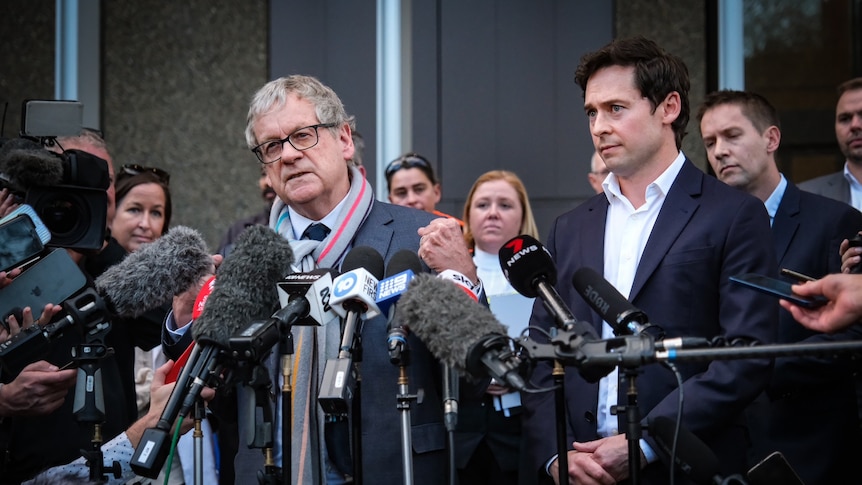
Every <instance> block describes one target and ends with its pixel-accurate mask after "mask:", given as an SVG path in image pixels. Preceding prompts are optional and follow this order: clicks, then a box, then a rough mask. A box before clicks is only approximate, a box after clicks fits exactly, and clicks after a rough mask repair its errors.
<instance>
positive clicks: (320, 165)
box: [167, 75, 481, 485]
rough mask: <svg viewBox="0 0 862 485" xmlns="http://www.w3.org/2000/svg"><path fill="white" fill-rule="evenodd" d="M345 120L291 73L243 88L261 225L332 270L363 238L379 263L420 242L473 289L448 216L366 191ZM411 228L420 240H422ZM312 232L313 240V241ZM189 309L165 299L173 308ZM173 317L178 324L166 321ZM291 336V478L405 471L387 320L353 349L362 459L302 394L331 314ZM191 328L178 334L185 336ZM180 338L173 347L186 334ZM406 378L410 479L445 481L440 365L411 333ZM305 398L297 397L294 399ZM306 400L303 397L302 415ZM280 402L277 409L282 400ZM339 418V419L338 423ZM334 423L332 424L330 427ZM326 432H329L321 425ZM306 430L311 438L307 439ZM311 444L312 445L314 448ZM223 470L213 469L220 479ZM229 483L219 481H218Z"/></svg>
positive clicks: (299, 258) (330, 333)
mask: <svg viewBox="0 0 862 485" xmlns="http://www.w3.org/2000/svg"><path fill="white" fill-rule="evenodd" d="M351 127H352V117H350V116H348V115H347V113H346V112H345V110H344V106H343V104H342V103H341V100H340V99H339V98H338V95H336V94H335V92H334V91H332V89H330V88H329V87H327V86H325V85H323V84H322V83H321V82H320V81H318V80H317V79H315V78H312V77H307V76H300V75H294V76H289V77H285V78H280V79H276V80H274V81H271V82H269V83H267V84H266V85H264V86H263V87H262V88H261V89H260V90H259V91H258V92H257V93H256V94H255V95H254V97H253V99H252V102H251V107H250V109H249V113H248V125H247V128H246V141H247V142H248V146H249V148H251V150H252V152H253V153H254V154H255V156H256V157H257V159H258V160H259V161H260V162H261V163H262V164H263V165H264V171H265V173H266V175H267V177H268V179H269V182H270V184H271V185H272V187H273V189H274V190H275V192H276V194H277V196H278V197H277V198H276V200H275V202H274V204H273V207H272V211H271V212H270V217H269V226H270V227H271V228H273V229H274V230H275V231H276V232H278V233H279V234H280V235H282V236H283V237H284V238H285V239H287V240H288V241H290V245H291V248H292V250H293V253H294V265H293V268H292V269H293V271H297V272H298V271H310V270H313V269H315V268H318V267H320V268H338V267H339V266H340V265H341V264H342V262H343V259H344V256H345V254H346V253H347V252H348V251H349V250H350V249H351V248H354V247H358V246H370V247H371V248H374V249H375V250H377V251H378V252H379V253H380V254H381V255H382V256H383V258H384V260H386V261H388V260H389V259H391V257H392V255H393V254H395V253H396V252H398V251H399V250H405V249H406V250H410V251H418V253H419V255H420V256H421V257H422V258H423V260H424V262H425V264H427V265H428V267H430V268H431V269H433V270H435V271H438V272H439V271H443V270H451V271H449V272H445V273H443V274H445V275H450V277H454V276H453V275H461V277H463V278H466V279H467V280H469V281H471V282H473V287H474V289H475V290H476V291H477V292H480V291H481V286H480V285H479V284H478V277H477V275H476V267H475V265H474V264H473V260H472V258H471V257H470V254H469V252H468V251H467V247H466V244H465V243H464V241H463V238H462V237H461V231H460V227H459V226H458V224H457V223H456V222H454V221H451V220H449V219H445V218H437V219H435V218H434V216H433V215H431V214H427V213H424V212H420V211H416V210H411V209H408V208H404V207H398V206H394V205H390V204H387V203H384V202H379V201H376V200H374V197H373V190H372V188H371V186H370V185H369V183H368V182H367V180H366V179H365V178H364V177H363V176H362V174H361V173H360V171H359V170H358V169H357V168H356V167H355V166H353V165H352V164H351V163H350V161H351V160H352V159H353V157H354V151H355V147H354V143H353V139H352V137H351V131H352V130H351ZM420 237H421V242H420ZM320 239H322V240H320ZM184 312H185V314H188V312H189V309H182V308H176V307H175V308H174V314H173V317H177V316H178V315H183V314H184ZM187 323H188V320H183V319H182V318H178V319H177V318H172V317H169V318H168V322H167V326H168V330H169V331H170V332H173V334H172V336H173V337H174V338H176V337H179V336H180V334H181V333H183V332H184V331H185V330H186V329H187V328H188V327H189V325H187ZM176 324H180V325H185V326H184V327H183V328H176ZM292 332H293V334H294V342H296V348H295V356H296V357H295V358H296V369H297V370H296V372H294V374H293V376H294V385H293V386H292V389H293V396H294V405H293V408H292V413H293V416H292V417H291V418H285V419H284V420H283V421H284V422H287V423H290V424H291V425H292V433H291V435H292V443H291V451H292V453H291V457H290V463H291V468H292V470H291V478H290V482H291V483H315V484H317V483H329V484H333V483H348V482H349V481H350V480H351V479H353V480H355V481H364V482H365V483H397V482H400V481H401V479H402V477H403V472H402V466H401V460H400V457H401V436H400V432H399V426H398V424H397V423H398V422H399V421H400V411H399V409H398V408H397V406H396V404H397V403H396V400H395V399H394V397H395V394H396V392H397V383H398V378H399V374H398V368H397V367H396V366H394V365H392V364H391V363H390V361H389V354H388V351H387V348H386V345H384V343H385V342H386V339H387V321H386V319H385V318H384V317H382V316H380V317H375V318H373V319H370V320H368V321H366V322H365V324H364V326H363V328H362V330H361V334H362V340H363V342H365V345H364V349H363V355H362V393H361V407H362V416H361V429H362V436H354V437H352V440H357V439H361V440H362V452H363V456H361V457H350V456H345V454H347V455H349V453H346V452H347V450H348V449H349V441H348V435H346V434H341V435H340V436H343V437H344V438H342V439H335V440H328V439H327V440H325V439H324V438H325V437H326V436H327V435H328V436H330V437H331V436H332V435H333V434H337V433H339V432H341V433H344V432H346V431H347V425H346V423H334V424H333V425H326V426H321V425H320V424H319V423H322V422H324V416H323V415H321V414H319V413H322V411H321V410H320V407H319V406H317V399H316V395H315V394H309V393H312V392H313V390H314V389H316V388H317V387H319V385H320V383H319V382H318V375H317V374H316V373H314V371H313V369H315V368H318V369H319V368H321V366H322V365H323V363H324V362H325V360H326V359H327V358H328V357H331V356H333V354H334V353H337V351H338V344H339V341H340V328H339V321H338V319H333V320H332V321H329V322H322V325H321V326H319V327H294V328H293V330H292ZM189 334H190V332H185V336H188V335H189ZM185 336H184V337H183V339H181V340H179V343H178V345H177V347H180V348H181V347H182V345H181V343H182V342H183V340H184V339H185ZM409 341H410V343H409V346H410V350H411V362H410V366H409V372H410V378H409V381H410V387H411V390H413V391H420V390H421V392H422V393H423V394H424V398H423V404H419V405H417V406H415V407H414V408H413V409H412V410H411V411H412V412H411V420H412V441H413V447H412V448H413V449H412V461H413V470H414V477H415V483H417V484H429V485H430V484H439V483H444V482H445V477H446V460H445V458H446V455H445V453H444V443H445V432H444V426H443V415H442V406H441V405H440V402H441V397H440V395H439V392H440V391H439V390H440V388H441V387H440V379H439V364H438V363H437V361H436V360H435V359H434V357H433V356H432V355H431V354H430V352H429V351H428V349H427V348H426V347H425V345H424V344H423V343H422V342H421V341H420V340H418V339H416V337H415V336H410V337H409ZM303 396H304V397H303ZM304 403H312V404H309V405H310V406H313V408H314V409H309V410H308V411H309V414H310V416H313V417H314V416H316V417H317V418H319V419H313V418H312V419H305V418H304V416H305V411H306V410H307V409H305V408H303V405H304ZM280 408H281V406H280V404H279V405H278V406H277V407H276V409H280ZM342 424H343V426H342ZM339 429H340V430H341V431H338V430H339ZM330 432H332V433H330ZM315 437H316V438H317V439H315ZM352 440H351V441H352ZM315 443H320V444H321V445H320V446H319V447H315V446H314V444H315ZM240 448H241V449H240V450H239V451H238V453H237V455H236V457H235V458H234V457H231V456H222V460H223V461H229V460H233V461H234V463H235V465H236V477H235V479H234V480H235V482H236V483H254V482H255V480H256V474H257V471H258V470H262V469H263V456H262V455H261V453H260V452H259V451H257V450H248V449H246V447H244V446H243V447H240ZM275 455H276V456H275V462H276V463H281V456H280V455H281V446H280V443H277V444H276V446H275ZM351 458H352V459H353V460H357V459H358V460H361V470H362V476H361V477H352V476H351V475H352V474H353V473H354V469H355V467H353V466H352V464H351ZM225 478H226V477H222V479H223V480H224V479H225ZM228 480H229V478H228Z"/></svg>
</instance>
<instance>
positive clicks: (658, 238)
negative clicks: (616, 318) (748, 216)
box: [629, 159, 705, 301]
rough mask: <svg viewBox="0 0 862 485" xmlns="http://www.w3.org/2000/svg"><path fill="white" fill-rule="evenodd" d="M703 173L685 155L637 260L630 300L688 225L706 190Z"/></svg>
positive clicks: (632, 299)
mask: <svg viewBox="0 0 862 485" xmlns="http://www.w3.org/2000/svg"><path fill="white" fill-rule="evenodd" d="M704 176H705V175H704V173H703V172H701V171H700V169H698V168H697V167H695V166H694V165H692V163H691V162H690V161H689V160H688V159H686V161H685V163H684V164H683V166H682V169H681V170H680V171H679V174H678V175H677V177H676V180H674V183H673V185H671V187H670V190H669V191H668V194H667V197H666V198H665V201H664V204H662V208H661V212H659V215H658V219H656V221H655V226H653V229H652V232H651V233H650V237H649V240H648V241H647V244H646V247H645V248H644V252H643V256H641V260H640V264H638V269H637V273H635V280H634V282H633V284H632V289H631V292H630V293H629V301H634V299H635V298H636V297H637V295H638V293H639V292H640V290H641V289H642V288H643V287H644V285H645V284H646V282H647V281H648V280H649V278H650V276H651V275H652V274H653V272H654V271H655V269H656V268H657V267H658V265H659V263H661V260H662V259H663V258H664V256H665V255H666V254H667V252H668V250H669V249H670V247H671V245H673V242H674V241H676V239H677V237H679V234H680V233H681V232H682V230H683V229H684V228H685V226H686V225H688V222H689V221H690V220H691V217H692V216H693V215H694V213H695V211H697V208H698V207H699V206H700V202H699V201H698V197H699V196H700V194H701V191H702V190H703V177H704Z"/></svg>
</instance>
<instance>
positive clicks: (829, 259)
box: [749, 177, 862, 483]
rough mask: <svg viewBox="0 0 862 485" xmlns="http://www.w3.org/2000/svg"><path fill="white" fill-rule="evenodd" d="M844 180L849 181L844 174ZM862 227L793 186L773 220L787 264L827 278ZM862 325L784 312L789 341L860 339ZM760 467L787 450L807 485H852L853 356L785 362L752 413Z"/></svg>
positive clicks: (844, 209) (855, 429) (855, 441)
mask: <svg viewBox="0 0 862 485" xmlns="http://www.w3.org/2000/svg"><path fill="white" fill-rule="evenodd" d="M842 180H843V177H842ZM860 229H862V212H859V211H857V210H856V209H854V208H853V207H851V206H849V205H847V204H845V203H843V202H838V201H836V200H833V199H829V198H827V197H824V196H820V195H816V194H812V193H809V192H803V191H801V190H799V188H797V187H796V186H795V185H793V184H792V183H788V184H787V188H786V190H785V192H784V196H783V197H782V198H781V203H780V205H779V206H778V211H777V212H776V214H775V218H774V220H773V223H772V233H773V235H774V236H775V253H776V256H777V257H778V263H779V267H781V268H787V269H791V270H794V271H797V272H800V273H803V274H806V275H808V276H812V277H815V278H820V277H822V276H825V275H826V274H829V273H838V272H840V271H841V258H840V256H839V254H838V246H839V245H840V244H841V241H842V240H844V239H847V238H851V237H853V235H855V234H856V231H859V230H860ZM858 330H859V329H858V328H853V329H850V330H848V331H845V332H841V333H836V334H831V335H826V334H820V333H817V332H814V331H811V330H808V329H807V328H805V327H803V326H802V325H800V324H799V323H797V322H796V321H795V320H794V319H793V316H792V315H791V314H790V312H788V311H786V310H784V309H783V308H782V309H781V310H780V311H779V325H778V341H779V342H781V343H794V342H800V341H805V342H811V343H813V342H819V341H845V340H854V339H858V338H859V335H858ZM749 418H750V421H751V422H752V424H753V426H752V441H753V442H754V447H755V454H754V455H753V456H752V464H754V463H756V462H757V461H759V460H760V459H763V458H765V457H766V455H768V454H769V453H771V452H772V451H781V452H782V453H783V454H784V456H785V457H786V458H787V460H788V462H790V465H791V466H792V467H793V468H794V469H795V470H796V472H797V473H799V475H800V477H801V478H802V480H803V482H805V483H846V480H847V478H848V477H850V476H851V474H853V473H855V471H856V469H857V468H858V467H857V466H856V462H855V460H856V459H858V457H859V456H860V455H862V442H860V436H859V420H858V413H857V405H856V390H855V385H854V380H853V376H852V366H851V365H850V363H849V362H848V361H847V360H846V359H832V358H813V357H808V358H781V359H776V361H775V370H774V372H773V377H772V380H771V381H770V383H769V387H768V388H767V395H766V396H765V397H764V399H762V400H761V401H759V402H758V403H757V405H755V406H752V408H751V409H750V410H749Z"/></svg>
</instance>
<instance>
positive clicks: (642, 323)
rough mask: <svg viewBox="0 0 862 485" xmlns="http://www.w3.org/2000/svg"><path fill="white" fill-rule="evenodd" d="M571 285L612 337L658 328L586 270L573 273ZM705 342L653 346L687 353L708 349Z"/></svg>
mask: <svg viewBox="0 0 862 485" xmlns="http://www.w3.org/2000/svg"><path fill="white" fill-rule="evenodd" d="M572 285H573V286H574V287H575V289H576V290H577V291H578V293H579V294H580V295H581V297H582V298H583V299H584V301H586V302H587V304H588V305H590V308H592V309H593V310H594V311H595V312H596V313H598V314H599V316H600V317H601V318H602V320H604V321H606V322H608V324H609V325H610V326H611V328H612V329H613V330H614V335H617V336H621V335H641V334H649V332H647V330H648V329H649V328H655V329H658V330H659V331H658V333H662V332H661V330H660V328H659V327H658V326H656V325H652V324H651V323H649V318H648V317H647V315H646V313H644V312H643V311H641V310H640V309H638V308H636V307H635V306H634V305H632V304H631V302H629V301H628V299H626V298H625V297H624V296H623V295H622V293H620V292H619V291H617V289H616V288H614V285H612V284H610V283H609V282H608V280H606V279H604V278H602V276H601V275H599V274H598V273H597V272H596V271H595V270H593V269H592V268H588V267H586V266H584V267H581V268H580V269H578V270H577V271H575V274H574V276H572ZM710 345H711V342H710V341H709V339H705V338H702V337H678V338H668V339H662V340H659V341H657V342H656V343H655V348H656V350H671V349H689V348H700V347H709V346H710Z"/></svg>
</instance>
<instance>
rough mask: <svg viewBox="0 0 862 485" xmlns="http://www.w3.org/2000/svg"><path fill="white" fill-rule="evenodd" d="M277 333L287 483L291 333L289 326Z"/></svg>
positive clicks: (289, 472) (285, 479)
mask: <svg viewBox="0 0 862 485" xmlns="http://www.w3.org/2000/svg"><path fill="white" fill-rule="evenodd" d="M279 334H280V335H281V338H280V339H279V341H278V350H279V355H280V356H281V375H282V377H283V379H284V382H283V383H282V385H281V473H282V483H284V484H285V485H288V484H290V480H291V476H292V470H291V460H292V456H291V454H292V453H293V444H292V443H291V441H290V440H291V435H292V434H293V433H292V429H291V427H292V426H291V424H292V416H293V408H292V406H291V400H292V394H293V385H292V384H291V382H290V380H291V378H292V377H293V333H292V332H291V331H290V328H282V329H280V332H279ZM270 461H272V460H270Z"/></svg>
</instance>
